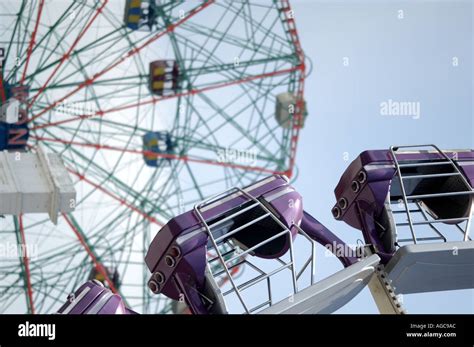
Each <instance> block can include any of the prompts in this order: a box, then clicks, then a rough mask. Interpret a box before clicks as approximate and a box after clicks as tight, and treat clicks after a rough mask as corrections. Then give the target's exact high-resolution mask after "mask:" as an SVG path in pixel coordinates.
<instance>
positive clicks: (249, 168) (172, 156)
mask: <svg viewBox="0 0 474 347" xmlns="http://www.w3.org/2000/svg"><path fill="white" fill-rule="evenodd" d="M31 138H33V139H35V140H38V141H44V142H56V143H62V144H65V145H73V146H80V147H89V148H94V149H97V150H110V151H117V152H121V153H132V154H139V155H147V156H154V157H156V158H163V159H173V160H181V161H185V162H192V163H199V164H207V165H215V166H222V167H230V168H233V169H242V170H246V171H256V172H262V173H268V174H283V172H281V171H274V170H270V169H266V168H262V167H255V166H249V165H240V164H233V163H224V162H219V161H216V160H207V159H198V158H192V157H189V156H187V155H177V154H166V153H156V152H152V151H143V150H138V149H128V148H122V147H116V146H109V145H101V144H99V143H82V142H76V141H66V140H61V139H53V138H46V137H38V136H31Z"/></svg>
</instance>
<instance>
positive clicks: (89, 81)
mask: <svg viewBox="0 0 474 347" xmlns="http://www.w3.org/2000/svg"><path fill="white" fill-rule="evenodd" d="M213 2H214V0H210V1H208V2H205V3H203V4H201V5H199V6H197V7H195V8H194V9H193V10H191V11H190V12H189V13H188V14H187V15H186V16H184V17H183V18H182V19H180V20H178V21H177V22H175V23H172V24H171V25H169V26H168V27H167V28H166V30H164V31H161V32H159V33H157V34H156V35H154V36H153V37H151V38H150V39H148V40H147V41H146V42H144V43H143V44H141V45H140V46H138V47H135V48H133V49H132V50H130V51H129V52H128V54H127V55H125V56H122V57H120V58H119V59H117V60H116V61H114V62H113V63H111V64H110V65H109V66H108V67H106V68H105V69H103V70H101V71H99V72H97V73H95V74H94V75H93V76H92V77H90V78H87V79H86V80H84V81H83V82H82V83H81V84H80V85H79V86H78V87H76V88H74V89H73V90H72V91H70V92H69V93H67V94H66V95H64V96H63V97H61V98H60V99H58V100H56V101H55V102H53V103H52V104H51V105H49V106H48V107H46V108H45V109H43V111H41V112H39V113H38V114H36V115H33V116H32V117H31V118H30V119H29V120H28V121H30V122H31V121H33V120H35V119H36V118H38V117H41V116H42V115H43V114H45V113H46V112H48V111H50V110H51V109H53V108H54V107H56V106H57V105H58V104H60V103H61V102H63V101H64V100H66V99H68V98H70V97H71V96H73V95H74V94H76V93H77V92H78V91H80V90H82V89H83V88H85V87H87V86H90V85H92V84H93V83H94V82H95V81H96V80H97V79H99V78H100V77H102V76H103V75H105V74H107V73H108V72H109V71H111V70H112V69H114V68H115V67H117V66H119V65H120V64H122V63H123V62H124V61H126V60H127V59H129V58H130V57H133V56H134V55H136V54H138V53H139V52H140V51H141V50H142V49H144V48H145V47H147V46H148V45H150V44H151V43H153V42H155V41H156V40H158V39H159V38H161V37H163V36H164V35H165V34H167V33H168V32H170V31H173V30H175V28H176V27H178V26H179V25H181V24H182V23H184V22H186V21H187V20H189V19H190V18H192V17H194V16H195V15H196V14H198V13H199V12H201V11H202V10H204V9H205V8H207V7H208V6H210V5H211V4H212V3H213Z"/></svg>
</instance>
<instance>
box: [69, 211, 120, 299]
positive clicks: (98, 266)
mask: <svg viewBox="0 0 474 347" xmlns="http://www.w3.org/2000/svg"><path fill="white" fill-rule="evenodd" d="M62 215H63V217H64V220H65V221H66V223H67V224H68V225H69V227H70V228H71V229H72V231H73V232H74V234H75V235H76V236H77V238H78V240H79V242H80V243H81V245H82V247H84V250H85V251H86V252H87V254H88V255H89V257H90V258H91V260H92V262H93V263H94V266H95V268H96V269H97V271H99V272H100V274H101V275H102V276H104V279H105V281H106V282H107V284H108V285H109V287H110V289H111V290H112V292H114V293H117V288H115V285H114V283H113V282H112V280H111V279H110V278H109V275H108V274H107V271H106V270H105V267H104V265H102V263H101V262H100V261H99V260H98V259H97V257H96V255H95V254H94V252H92V250H91V248H90V247H89V245H88V244H87V242H86V240H85V238H84V236H83V235H82V233H81V232H80V231H79V230H78V228H76V226H75V225H74V224H73V223H72V221H71V220H70V219H69V217H68V216H67V215H66V214H64V213H62Z"/></svg>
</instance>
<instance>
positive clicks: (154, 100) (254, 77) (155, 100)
mask: <svg viewBox="0 0 474 347" xmlns="http://www.w3.org/2000/svg"><path fill="white" fill-rule="evenodd" d="M299 69H300V67H298V66H297V67H291V68H288V69H284V70H280V71H274V72H268V73H264V74H259V75H252V76H247V77H244V78H242V79H239V80H233V81H226V82H223V83H219V84H215V85H211V86H207V87H204V88H200V89H194V90H191V91H187V92H181V93H177V94H173V95H169V96H163V97H152V98H151V99H148V100H145V101H139V102H137V103H133V104H129V105H125V106H120V107H114V108H111V109H109V110H103V111H97V112H95V113H94V114H93V115H86V114H83V115H79V116H76V117H72V118H69V119H65V120H61V121H56V122H50V123H43V124H41V125H37V126H34V127H33V128H32V130H37V129H43V128H47V127H50V126H57V125H60V124H66V123H70V122H75V121H78V120H82V119H88V118H93V117H103V116H104V115H105V114H109V113H114V112H118V111H124V110H127V109H132V108H136V107H140V106H144V105H149V104H156V103H158V102H159V101H163V100H169V99H174V98H177V97H183V96H188V95H194V94H200V93H204V92H208V91H211V90H215V89H219V88H225V87H229V86H233V85H237V84H241V83H247V82H250V81H254V80H258V79H262V78H267V77H272V76H277V75H284V74H288V73H290V72H292V71H296V70H299ZM64 99H67V97H66V98H63V99H62V100H61V101H57V102H55V103H54V106H53V107H56V106H57V104H59V102H62V101H64ZM48 109H51V105H50V106H48V107H47V108H46V109H45V110H48ZM45 110H43V111H42V112H40V113H39V114H37V115H36V116H34V117H33V118H31V119H30V120H29V121H33V120H34V119H36V118H38V117H39V116H41V115H42V114H44V112H45Z"/></svg>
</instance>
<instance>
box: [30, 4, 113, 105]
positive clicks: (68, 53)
mask: <svg viewBox="0 0 474 347" xmlns="http://www.w3.org/2000/svg"><path fill="white" fill-rule="evenodd" d="M108 1H109V0H104V2H103V3H102V5H101V6H100V7H99V8H97V9H96V10H95V14H94V15H93V16H92V18H91V19H90V20H89V22H88V23H87V25H86V26H85V28H84V29H83V30H82V31H81V32H80V33H79V35H78V36H77V37H76V39H75V40H74V41H73V43H72V45H71V46H70V47H69V49H68V50H67V51H66V53H64V55H63V56H62V58H61V60H60V62H59V64H58V65H56V67H55V68H54V70H53V71H52V72H51V74H50V75H49V77H48V78H47V79H46V82H44V84H43V86H42V87H41V88H40V89H39V90H38V92H37V93H36V94H35V95H34V96H33V98H32V99H31V101H30V103H29V104H28V107H31V105H32V104H33V103H34V102H35V101H36V99H37V98H38V96H39V95H40V94H41V93H42V92H43V91H44V90H45V89H46V88H47V86H48V84H49V83H50V82H51V80H52V79H53V77H54V76H55V75H56V73H57V72H58V70H59V69H60V68H61V66H62V65H63V64H64V62H65V61H67V60H69V59H70V58H71V53H72V51H73V50H74V49H75V48H76V46H77V44H78V43H79V41H80V40H81V39H82V38H83V37H84V35H85V34H86V32H87V31H88V30H89V29H90V28H91V26H92V24H93V23H94V21H95V20H96V19H97V17H98V16H99V14H100V13H101V12H102V10H103V9H104V7H105V6H106V5H107V3H108ZM25 70H26V69H25Z"/></svg>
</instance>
